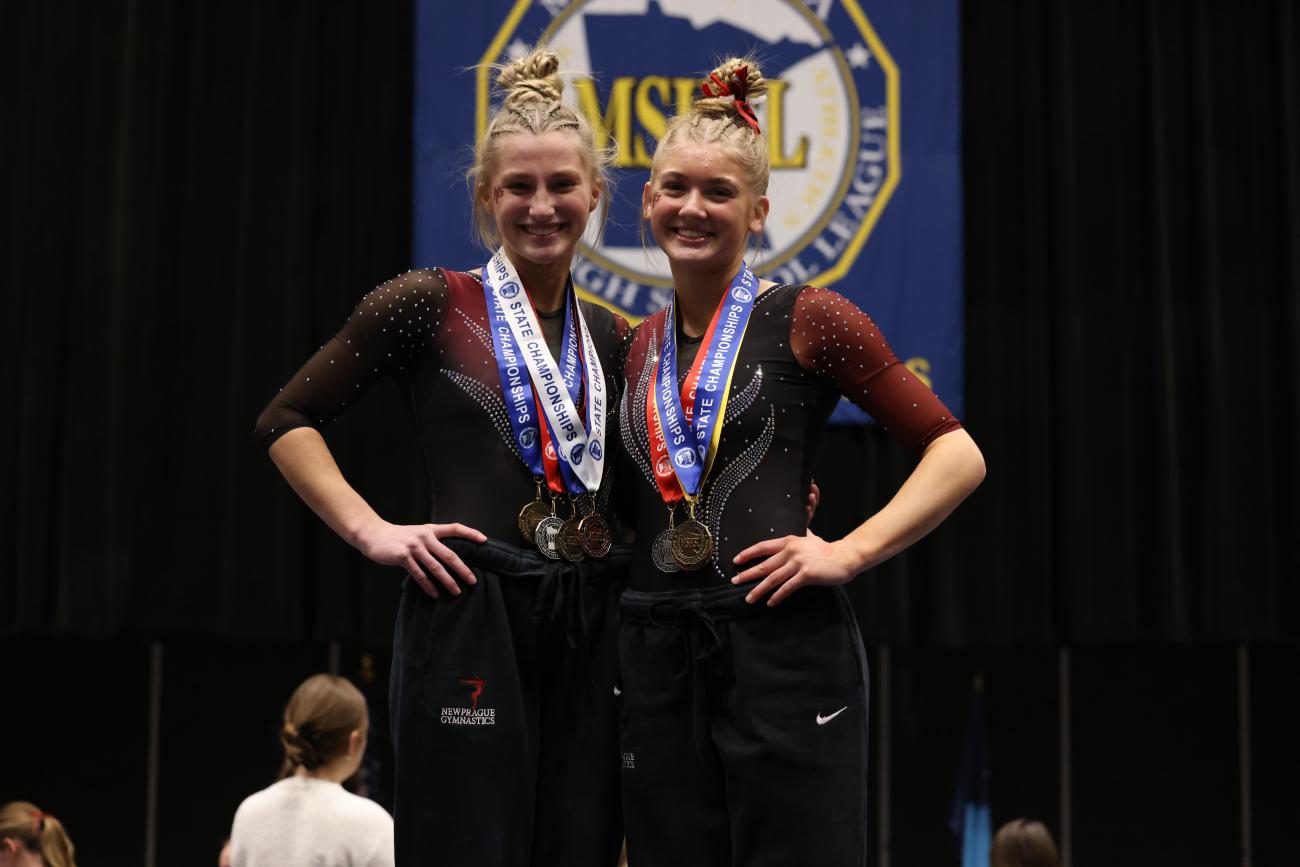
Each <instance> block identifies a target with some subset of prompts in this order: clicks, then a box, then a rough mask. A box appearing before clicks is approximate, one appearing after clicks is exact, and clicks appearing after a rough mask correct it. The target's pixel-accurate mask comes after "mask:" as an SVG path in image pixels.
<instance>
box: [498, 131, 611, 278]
mask: <svg viewBox="0 0 1300 867" xmlns="http://www.w3.org/2000/svg"><path fill="white" fill-rule="evenodd" d="M495 162H496V166H495V170H494V171H493V172H492V174H491V178H490V180H489V183H487V184H485V185H484V186H483V188H482V189H481V191H480V194H479V195H480V196H481V197H482V202H483V206H484V207H485V208H487V209H488V211H489V212H490V213H491V215H492V218H493V220H495V222H496V228H497V232H498V234H499V235H500V237H501V242H502V244H503V245H504V246H505V248H506V255H508V256H509V257H510V260H511V261H512V262H514V263H515V265H516V267H520V266H524V265H526V264H533V265H541V266H547V265H555V266H557V267H558V266H559V265H561V264H562V265H563V267H564V268H566V269H567V268H568V266H569V260H570V259H571V258H572V257H573V251H574V248H575V247H576V246H577V244H578V240H579V239H580V238H581V237H582V233H583V231H584V230H586V228H587V218H588V217H589V216H590V215H591V212H592V211H593V210H595V208H596V203H597V202H598V201H599V200H600V190H599V188H598V187H597V186H596V184H595V180H594V177H593V172H592V170H591V168H590V167H589V166H588V165H587V163H586V162H585V161H584V160H583V155H582V149H581V144H580V143H579V141H578V139H577V138H576V137H575V136H573V135H571V134H569V133H564V132H547V133H543V134H542V135H530V134H527V133H516V134H514V135H511V136H509V137H507V138H505V139H504V140H503V141H502V142H501V145H500V148H499V150H498V151H497V156H496V160H495Z"/></svg>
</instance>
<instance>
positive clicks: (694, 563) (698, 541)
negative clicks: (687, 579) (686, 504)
mask: <svg viewBox="0 0 1300 867" xmlns="http://www.w3.org/2000/svg"><path fill="white" fill-rule="evenodd" d="M672 545H673V559H674V560H676V561H677V565H678V566H681V567H682V568H683V569H698V568H700V567H701V566H703V565H704V563H705V562H706V561H707V560H708V559H709V555H710V554H712V553H713V536H712V535H711V534H710V533H709V528H708V527H706V526H704V525H703V524H701V523H700V522H699V521H697V520H695V519H694V518H691V519H690V520H687V521H683V522H682V523H681V524H678V525H677V528H676V529H675V530H674V531H673V542H672Z"/></svg>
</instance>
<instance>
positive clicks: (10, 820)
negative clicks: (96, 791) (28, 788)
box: [0, 801, 77, 867]
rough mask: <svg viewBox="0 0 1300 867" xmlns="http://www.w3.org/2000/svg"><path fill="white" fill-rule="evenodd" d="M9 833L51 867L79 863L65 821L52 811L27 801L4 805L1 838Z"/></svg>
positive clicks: (0, 830) (0, 808) (0, 819)
mask: <svg viewBox="0 0 1300 867" xmlns="http://www.w3.org/2000/svg"><path fill="white" fill-rule="evenodd" d="M5 837H8V838H9V839H10V840H13V841H14V842H15V843H18V844H19V845H20V846H22V847H23V848H24V849H26V850H27V851H28V852H33V853H35V854H38V855H40V856H41V858H42V859H44V861H45V863H46V864H48V865H49V867H77V862H76V860H75V859H74V857H73V855H74V853H75V851H76V850H75V848H74V847H73V845H72V841H71V840H70V839H68V832H67V831H65V830H63V825H62V824H61V823H60V822H59V820H58V819H56V818H54V817H53V816H51V815H50V814H49V813H44V812H42V811H41V810H40V809H38V808H37V807H36V805H35V804H29V803H27V802H26V801H10V802H9V803H8V804H5V805H4V806H3V807H0V839H4V838H5Z"/></svg>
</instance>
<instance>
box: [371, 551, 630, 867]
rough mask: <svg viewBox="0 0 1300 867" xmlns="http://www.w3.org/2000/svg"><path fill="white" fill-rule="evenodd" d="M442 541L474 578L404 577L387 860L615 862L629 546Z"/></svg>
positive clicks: (544, 865) (509, 864)
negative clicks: (435, 584)
mask: <svg viewBox="0 0 1300 867" xmlns="http://www.w3.org/2000/svg"><path fill="white" fill-rule="evenodd" d="M449 546H450V547H451V548H453V549H454V550H455V551H456V553H457V554H459V555H460V557H461V559H463V560H464V561H465V563H466V565H468V566H469V567H470V568H471V569H472V570H473V571H474V574H475V575H476V576H477V578H478V584H476V585H474V586H472V587H471V586H465V587H463V590H464V592H463V593H462V594H461V595H460V596H459V597H454V596H452V595H450V594H448V593H442V594H441V595H440V596H439V597H438V598H437V599H434V598H432V597H430V596H428V595H427V594H426V593H425V592H424V591H423V590H421V589H420V588H419V586H418V585H416V584H415V582H414V581H412V580H410V579H409V578H408V579H407V581H406V584H405V586H404V587H403V590H402V601H401V607H400V609H399V611H398V616H397V626H396V629H395V631H394V637H393V668H392V677H391V685H390V698H389V701H390V712H391V718H392V729H393V732H392V733H393V746H394V749H395V751H396V754H397V774H396V799H395V801H396V803H395V809H394V819H395V823H396V847H397V863H398V864H399V865H416V864H418V865H422V867H423V865H462V864H463V865H474V867H549V865H556V867H560V865H563V867H586V865H592V867H597V865H598V867H611V865H613V864H614V863H615V861H616V860H617V858H618V851H619V846H620V844H621V841H622V836H623V824H622V819H621V817H620V810H619V797H618V762H619V754H618V728H617V725H618V721H617V699H616V698H615V695H614V687H615V685H616V684H617V673H618V660H617V652H618V647H617V641H618V638H617V635H618V626H617V618H618V607H617V606H618V595H619V593H620V592H621V590H622V588H623V586H624V576H625V575H626V571H627V568H626V567H627V559H628V554H627V551H626V550H617V549H616V550H614V551H611V552H610V555H609V556H608V557H605V558H603V559H601V560H585V561H583V562H581V563H578V564H573V563H568V562H565V561H554V560H548V559H546V558H544V557H542V555H541V554H539V553H538V552H536V551H526V550H523V549H520V548H516V547H513V546H511V545H507V544H504V543H502V542H497V541H494V540H489V541H488V542H486V543H485V544H483V545H477V544H474V543H472V542H467V541H465V540H459V539H457V540H451V541H450V542H449Z"/></svg>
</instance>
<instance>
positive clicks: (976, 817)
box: [948, 680, 993, 867]
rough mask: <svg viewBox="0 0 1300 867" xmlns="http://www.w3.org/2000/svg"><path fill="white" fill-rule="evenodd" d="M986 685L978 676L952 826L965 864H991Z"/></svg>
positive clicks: (969, 866)
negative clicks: (985, 705) (985, 710)
mask: <svg viewBox="0 0 1300 867" xmlns="http://www.w3.org/2000/svg"><path fill="white" fill-rule="evenodd" d="M990 765H991V763H990V758H989V749H988V732H987V722H986V718H985V714H984V688H983V685H982V683H980V682H979V681H978V680H977V682H976V685H975V688H974V690H973V692H972V694H971V706H970V719H969V720H968V722H967V724H966V738H965V743H964V744H963V747H962V756H961V771H960V772H959V774H958V777H957V790H956V792H955V793H954V794H953V799H952V811H951V813H949V815H948V830H950V831H952V833H953V835H954V836H955V838H956V840H955V842H957V843H958V844H959V845H960V847H961V867H989V847H990V846H992V844H993V816H992V812H991V810H990V808H989V777H990V776H991V767H990Z"/></svg>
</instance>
